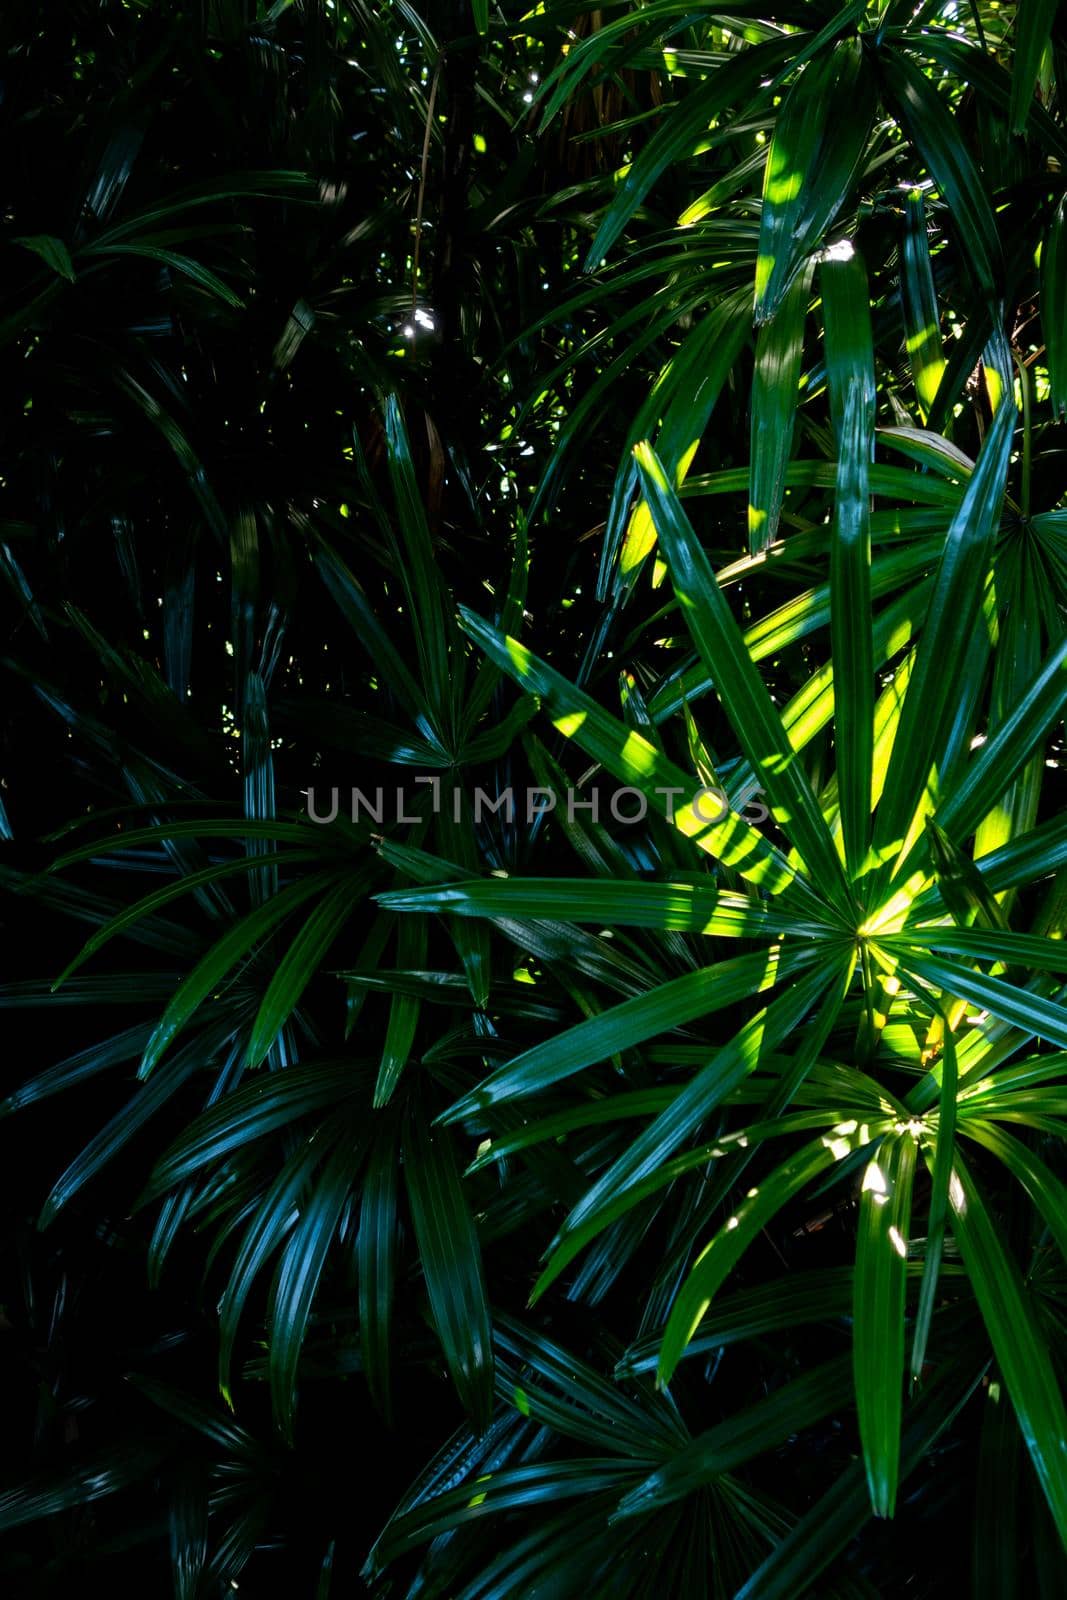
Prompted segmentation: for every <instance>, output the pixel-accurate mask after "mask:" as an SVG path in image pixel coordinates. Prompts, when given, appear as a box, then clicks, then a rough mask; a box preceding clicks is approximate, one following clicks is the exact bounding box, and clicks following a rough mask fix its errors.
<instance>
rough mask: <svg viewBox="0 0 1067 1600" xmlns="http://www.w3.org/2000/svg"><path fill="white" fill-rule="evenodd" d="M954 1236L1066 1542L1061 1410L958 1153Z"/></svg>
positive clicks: (1012, 1271) (1043, 1346) (1033, 1323)
mask: <svg viewBox="0 0 1067 1600" xmlns="http://www.w3.org/2000/svg"><path fill="white" fill-rule="evenodd" d="M949 1199H950V1201H951V1204H952V1212H953V1217H954V1221H953V1233H954V1234H955V1237H956V1240H957V1242H958V1244H959V1247H960V1250H961V1252H962V1255H963V1260H964V1265H965V1266H966V1268H967V1272H968V1274H969V1276H970V1279H971V1283H972V1284H973V1286H974V1293H975V1298H976V1299H977V1301H978V1305H979V1308H980V1310H981V1312H982V1318H983V1321H984V1322H985V1325H986V1330H987V1332H988V1334H989V1338H990V1342H991V1343H992V1346H993V1351H994V1353H995V1355H996V1358H997V1364H998V1366H999V1367H1000V1370H1001V1373H1002V1375H1003V1378H1004V1383H1005V1385H1006V1387H1007V1390H1008V1394H1009V1395H1010V1397H1011V1403H1012V1405H1013V1406H1014V1408H1015V1415H1016V1416H1017V1417H1018V1419H1019V1427H1020V1430H1021V1431H1022V1436H1023V1438H1024V1439H1025V1441H1026V1447H1027V1449H1028V1450H1029V1452H1030V1459H1031V1461H1032V1462H1033V1464H1034V1470H1035V1471H1036V1473H1037V1476H1038V1480H1039V1481H1040V1484H1041V1488H1042V1490H1043V1491H1044V1495H1045V1499H1046V1500H1047V1502H1048V1506H1049V1510H1050V1511H1051V1512H1052V1515H1053V1518H1054V1519H1055V1522H1056V1526H1057V1528H1058V1530H1059V1534H1060V1539H1061V1540H1062V1541H1063V1542H1064V1544H1067V1448H1065V1445H1064V1440H1065V1439H1067V1410H1065V1409H1064V1404H1063V1395H1062V1393H1061V1390H1060V1386H1059V1383H1058V1381H1057V1379H1056V1375H1055V1372H1054V1371H1053V1368H1052V1362H1051V1359H1050V1356H1049V1348H1048V1342H1047V1340H1046V1338H1045V1336H1044V1334H1043V1333H1042V1331H1041V1329H1040V1327H1039V1325H1038V1322H1037V1318H1036V1315H1035V1312H1034V1309H1033V1307H1032V1305H1031V1302H1030V1298H1029V1296H1028V1294H1027V1291H1026V1289H1025V1288H1024V1286H1023V1281H1022V1278H1021V1277H1020V1274H1019V1269H1018V1267H1017V1266H1016V1264H1015V1261H1014V1260H1013V1259H1012V1257H1011V1256H1010V1255H1009V1254H1008V1251H1007V1250H1006V1249H1005V1247H1004V1244H1003V1242H1002V1240H1001V1238H1000V1235H999V1233H998V1232H997V1229H996V1227H995V1225H994V1223H993V1219H992V1217H991V1216H990V1213H989V1208H988V1206H987V1204H986V1201H985V1199H984V1197H983V1196H982V1194H981V1193H980V1191H979V1190H978V1188H977V1186H976V1184H975V1182H974V1179H973V1178H972V1177H971V1174H970V1172H969V1171H968V1170H967V1168H966V1167H965V1166H964V1164H963V1162H962V1160H961V1158H960V1156H959V1154H958V1153H957V1156H956V1161H955V1166H954V1168H953V1175H952V1182H951V1184H950V1185H949Z"/></svg>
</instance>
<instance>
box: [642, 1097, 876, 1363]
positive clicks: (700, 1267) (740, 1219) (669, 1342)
mask: <svg viewBox="0 0 1067 1600" xmlns="http://www.w3.org/2000/svg"><path fill="white" fill-rule="evenodd" d="M890 1126H891V1124H890V1123H889V1122H886V1121H882V1122H879V1121H877V1120H875V1119H873V1118H872V1120H871V1121H870V1122H869V1123H861V1122H859V1121H858V1120H857V1119H855V1118H848V1119H846V1121H845V1122H843V1123H841V1124H839V1125H838V1127H837V1128H835V1129H834V1130H833V1131H831V1132H829V1133H826V1134H824V1135H823V1136H822V1137H821V1138H819V1139H815V1140H813V1141H812V1142H811V1143H810V1144H806V1145H804V1147H803V1148H802V1149H801V1150H800V1151H799V1152H798V1153H797V1154H796V1155H795V1156H791V1157H790V1158H789V1160H787V1161H785V1162H783V1163H782V1165H781V1166H779V1167H776V1168H775V1170H774V1171H773V1172H771V1173H770V1174H769V1176H768V1177H767V1178H765V1179H764V1180H763V1182H762V1183H760V1184H759V1186H758V1187H757V1188H756V1189H754V1190H753V1191H751V1192H750V1193H749V1195H748V1196H747V1197H746V1198H745V1199H744V1200H743V1201H742V1202H741V1204H740V1205H739V1206H738V1207H737V1210H736V1211H735V1212H734V1214H733V1216H731V1217H729V1218H728V1219H727V1221H726V1223H725V1225H724V1226H723V1227H722V1228H720V1230H719V1231H718V1233H716V1234H715V1235H714V1237H713V1238H712V1239H711V1241H710V1243H709V1244H707V1245H705V1247H704V1249H703V1250H702V1251H701V1253H700V1255H699V1256H698V1257H697V1259H696V1261H695V1262H694V1264H693V1267H692V1269H691V1271H690V1273H689V1276H688V1277H687V1278H686V1281H685V1283H684V1284H683V1286H682V1288H681V1290H680V1291H679V1293H678V1295H677V1297H676V1299H675V1302H674V1305H673V1307H672V1308H671V1314H670V1317H669V1319H668V1321H667V1327H666V1329H665V1331H664V1334H663V1343H662V1345H661V1347H660V1357H659V1366H658V1368H657V1371H656V1381H657V1382H658V1383H660V1384H666V1383H669V1382H670V1380H671V1378H672V1376H673V1374H674V1369H675V1367H676V1366H677V1365H678V1362H679V1360H680V1359H681V1356H682V1352H683V1351H684V1350H685V1347H686V1345H687V1344H688V1343H689V1341H690V1340H691V1339H692V1338H693V1336H694V1334H695V1333H696V1332H697V1330H698V1328H699V1326H700V1323H701V1321H702V1320H703V1318H704V1316H705V1313H706V1312H707V1310H708V1307H709V1306H710V1305H711V1302H712V1300H713V1299H714V1297H715V1295H716V1293H717V1292H718V1290H719V1289H720V1288H721V1286H722V1285H723V1283H725V1281H726V1279H727V1277H728V1276H729V1274H730V1273H731V1272H732V1271H733V1269H734V1267H735V1266H736V1265H737V1263H738V1262H739V1261H740V1259H741V1257H742V1256H743V1255H744V1253H745V1251H746V1250H747V1249H748V1247H749V1245H750V1244H751V1243H752V1241H753V1239H755V1238H756V1237H757V1235H758V1234H759V1233H761V1232H762V1230H763V1229H764V1228H765V1227H766V1225H767V1223H768V1222H769V1221H770V1220H771V1218H772V1217H774V1216H775V1215H776V1214H777V1213H778V1212H779V1211H780V1210H781V1208H782V1207H783V1206H784V1205H785V1203H786V1201H787V1200H789V1199H791V1198H792V1196H793V1195H795V1194H798V1193H799V1192H800V1190H801V1189H803V1188H804V1187H805V1185H806V1184H808V1183H810V1182H811V1181H812V1179H813V1178H816V1177H818V1176H819V1174H820V1173H822V1172H825V1171H826V1170H827V1168H829V1167H832V1166H833V1165H834V1164H835V1163H836V1162H838V1161H843V1160H845V1158H846V1157H847V1156H849V1155H851V1154H852V1153H853V1152H854V1151H857V1150H862V1149H864V1148H865V1146H866V1145H868V1144H869V1143H871V1141H872V1140H873V1139H876V1138H877V1137H878V1136H879V1134H881V1133H884V1132H886V1131H887V1130H888V1128H889V1127H890Z"/></svg>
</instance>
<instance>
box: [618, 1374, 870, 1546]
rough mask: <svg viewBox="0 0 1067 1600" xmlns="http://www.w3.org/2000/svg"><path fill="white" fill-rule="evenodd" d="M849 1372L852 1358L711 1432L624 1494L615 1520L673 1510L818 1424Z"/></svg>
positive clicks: (834, 1402) (776, 1393)
mask: <svg viewBox="0 0 1067 1600" xmlns="http://www.w3.org/2000/svg"><path fill="white" fill-rule="evenodd" d="M848 1373H849V1361H848V1357H847V1356H838V1357H835V1359H834V1360H832V1361H826V1362H823V1363H822V1364H821V1365H820V1366H817V1367H815V1368H814V1369H813V1370H812V1371H811V1372H807V1373H805V1374H804V1375H803V1376H802V1377H800V1378H796V1379H794V1380H793V1382H792V1383H787V1384H785V1385H783V1386H782V1387H781V1388H779V1389H776V1390H775V1391H774V1392H773V1394H769V1395H767V1397H766V1398H765V1399H763V1400H760V1401H758V1402H757V1404H756V1405H754V1406H749V1407H748V1408H747V1409H745V1410H742V1411H740V1412H738V1413H737V1414H736V1415H735V1416H732V1417H731V1418H730V1419H729V1420H728V1421H726V1422H721V1423H719V1424H718V1426H717V1427H714V1428H709V1429H708V1430H707V1431H706V1432H705V1433H702V1434H700V1435H699V1437H697V1438H696V1439H693V1440H692V1441H691V1442H690V1443H689V1444H687V1445H685V1446H684V1447H683V1449H681V1450H679V1451H678V1452H677V1454H676V1455H674V1456H672V1457H671V1459H670V1461H668V1462H667V1464H666V1466H663V1467H660V1468H659V1470H658V1471H657V1472H654V1473H652V1474H651V1475H650V1476H649V1477H647V1478H646V1479H645V1480H644V1481H643V1482H642V1483H639V1484H638V1485H637V1487H636V1488H635V1489H631V1490H630V1492H629V1493H628V1494H626V1495H624V1496H623V1498H622V1499H621V1500H620V1501H619V1505H618V1509H617V1510H616V1512H615V1514H614V1517H613V1518H612V1520H613V1521H616V1520H619V1519H622V1518H625V1517H634V1516H641V1515H643V1514H645V1513H647V1512H649V1511H656V1510H658V1509H659V1508H660V1507H662V1506H665V1505H670V1504H671V1503H672V1501H675V1500H679V1499H681V1498H682V1497H683V1496H684V1495H688V1494H693V1493H694V1492H695V1491H696V1490H698V1489H701V1488H703V1487H704V1486H705V1485H707V1484H709V1483H713V1482H714V1480H715V1479H716V1478H718V1477H721V1476H722V1475H723V1474H724V1473H727V1472H733V1471H735V1470H736V1469H737V1468H738V1467H741V1466H744V1465H745V1463H746V1462H748V1461H751V1460H752V1458H753V1457H754V1456H757V1455H761V1454H762V1453H763V1452H764V1451H766V1450H772V1449H773V1448H774V1447H775V1446H776V1445H779V1444H782V1443H784V1442H785V1440H787V1439H788V1438H790V1437H791V1435H793V1434H795V1433H800V1432H801V1431H802V1430H803V1429H804V1428H810V1427H811V1426H812V1425H813V1424H814V1423H816V1422H820V1421H821V1420H822V1418H823V1417H825V1416H827V1415H828V1414H829V1413H830V1412H831V1411H833V1410H835V1408H836V1407H837V1405H838V1403H839V1401H840V1399H841V1391H842V1389H843V1388H844V1387H845V1385H847V1383H848Z"/></svg>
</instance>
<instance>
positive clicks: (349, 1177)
mask: <svg viewBox="0 0 1067 1600" xmlns="http://www.w3.org/2000/svg"><path fill="white" fill-rule="evenodd" d="M366 1139H367V1135H366V1133H365V1132H357V1131H356V1129H355V1128H354V1126H353V1125H352V1124H351V1123H349V1125H348V1127H347V1128H343V1129H342V1132H341V1133H340V1135H339V1137H338V1139H337V1143H336V1145H335V1147H334V1149H333V1150H332V1152H331V1153H330V1155H329V1157H328V1158H327V1160H326V1163H325V1165H324V1166H323V1168H322V1171H321V1172H320V1173H319V1175H318V1177H317V1179H316V1180H315V1182H314V1184H313V1185H312V1187H311V1190H310V1193H309V1194H308V1195H307V1197H306V1199H305V1200H304V1202H303V1204H302V1206H301V1207H300V1220H299V1221H298V1222H297V1225H296V1227H295V1228H294V1230H293V1233H292V1236H291V1238H290V1239H289V1242H288V1244H287V1245H286V1246H285V1249H284V1250H283V1252H282V1256H281V1259H280V1261H279V1262H278V1269H277V1272H276V1273H275V1277H274V1283H273V1285H272V1288H271V1297H270V1307H269V1310H268V1314H267V1317H268V1328H269V1334H270V1337H269V1341H268V1353H269V1364H270V1392H271V1401H272V1403H273V1407H274V1415H275V1418H276V1419H277V1421H278V1424H279V1426H280V1428H281V1431H282V1434H283V1435H284V1437H285V1438H286V1440H287V1441H290V1442H291V1440H292V1434H293V1412H294V1408H295V1405H296V1370H297V1364H298V1362H299V1360H300V1351H301V1349H302V1348H303V1344H304V1334H305V1333H306V1331H307V1324H308V1317H309V1316H310V1315H311V1306H312V1302H313V1301H314V1298H315V1295H316V1292H317V1290H318V1287H319V1279H320V1278H321V1277H322V1272H323V1268H324V1267H325V1265H326V1256H327V1254H328V1252H329V1249H330V1246H331V1244H332V1243H333V1240H334V1236H335V1234H336V1232H337V1227H338V1223H339V1222H340V1220H341V1214H342V1212H343V1210H344V1207H345V1204H346V1202H347V1200H348V1197H349V1194H350V1193H351V1190H352V1186H353V1184H354V1183H355V1180H356V1177H357V1175H358V1172H359V1168H360V1165H361V1164H362V1160H363V1154H364V1149H365V1145H366Z"/></svg>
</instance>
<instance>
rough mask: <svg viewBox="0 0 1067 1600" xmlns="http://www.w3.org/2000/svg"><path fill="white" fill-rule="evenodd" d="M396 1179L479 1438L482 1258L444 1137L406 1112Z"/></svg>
mask: <svg viewBox="0 0 1067 1600" xmlns="http://www.w3.org/2000/svg"><path fill="white" fill-rule="evenodd" d="M404 1180H405V1183H406V1185H407V1194H408V1204H409V1205H410V1207H411V1221H412V1226H413V1227H414V1229H415V1238H416V1241H417V1243H418V1247H419V1256H420V1258H421V1261H422V1270H423V1274H424V1276H425V1279H426V1292H427V1294H428V1295H429V1298H430V1310H431V1313H432V1315H433V1323H434V1327H435V1328H436V1329H437V1336H438V1338H439V1339H440V1341H441V1348H442V1350H443V1351H444V1355H445V1360H446V1361H447V1363H448V1370H449V1372H450V1373H451V1374H452V1381H453V1383H454V1384H455V1386H456V1392H457V1393H458V1395H459V1397H460V1400H461V1401H462V1403H463V1406H464V1408H465V1410H466V1412H467V1414H468V1416H469V1417H470V1419H471V1421H472V1423H473V1424H474V1426H475V1427H476V1428H477V1429H478V1430H479V1431H480V1430H481V1429H483V1428H484V1427H485V1426H486V1425H487V1423H488V1421H489V1414H490V1410H491V1407H492V1397H493V1351H492V1345H491V1336H490V1328H489V1308H488V1305H487V1302H486V1294H485V1282H484V1279H483V1276H482V1257H481V1250H480V1248H479V1245H478V1239H477V1235H476V1234H475V1231H474V1223H473V1221H472V1220H471V1214H470V1211H469V1210H468V1208H467V1202H466V1199H465V1197H464V1194H463V1190H462V1188H461V1186H460V1181H459V1174H458V1172H457V1170H456V1161H455V1156H454V1154H453V1151H452V1139H451V1135H450V1134H449V1133H448V1132H447V1131H445V1130H443V1129H436V1130H433V1129H431V1128H430V1127H428V1125H427V1123H426V1121H425V1119H424V1117H423V1116H422V1114H421V1112H420V1111H418V1110H417V1109H416V1108H415V1107H414V1106H413V1107H412V1109H411V1110H410V1111H409V1114H408V1117H407V1120H406V1122H405V1124H404Z"/></svg>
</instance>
